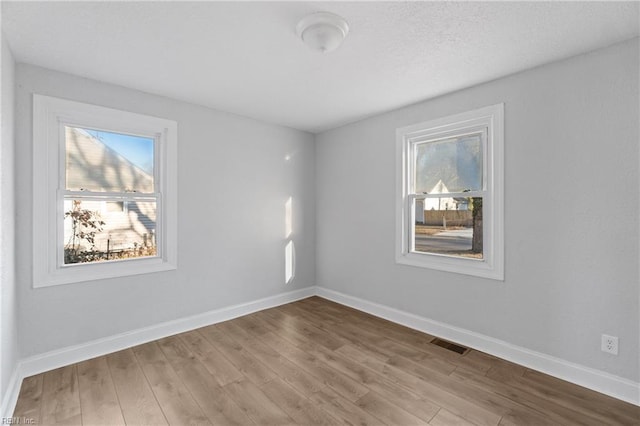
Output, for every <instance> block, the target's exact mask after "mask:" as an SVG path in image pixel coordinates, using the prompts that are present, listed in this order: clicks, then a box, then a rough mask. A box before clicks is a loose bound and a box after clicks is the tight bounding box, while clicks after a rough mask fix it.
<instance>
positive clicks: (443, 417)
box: [429, 408, 473, 426]
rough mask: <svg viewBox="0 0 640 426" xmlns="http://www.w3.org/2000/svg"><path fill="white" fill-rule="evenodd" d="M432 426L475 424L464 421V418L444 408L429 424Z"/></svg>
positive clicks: (470, 425) (466, 425) (465, 425)
mask: <svg viewBox="0 0 640 426" xmlns="http://www.w3.org/2000/svg"><path fill="white" fill-rule="evenodd" d="M429 424H430V425H431V426H472V425H473V423H470V422H468V421H466V420H465V419H463V418H462V417H458V416H456V415H455V414H453V413H452V412H450V411H447V410H445V409H444V408H442V409H441V410H440V411H438V414H436V416H435V417H434V418H433V419H431V421H430V422H429Z"/></svg>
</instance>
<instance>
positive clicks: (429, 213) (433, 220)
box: [413, 197, 483, 259]
mask: <svg viewBox="0 0 640 426" xmlns="http://www.w3.org/2000/svg"><path fill="white" fill-rule="evenodd" d="M452 204H453V205H455V206H456V208H445V206H450V205H452ZM414 209H415V226H414V229H413V237H414V242H415V245H414V251H415V252H419V253H437V254H445V255H449V256H460V257H470V258H475V259H482V257H483V247H482V246H483V237H482V198H481V197H474V198H470V197H469V198H462V197H460V198H458V197H456V198H444V197H443V198H427V199H424V200H416V201H415V204H414Z"/></svg>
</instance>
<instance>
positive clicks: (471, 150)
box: [415, 133, 482, 194]
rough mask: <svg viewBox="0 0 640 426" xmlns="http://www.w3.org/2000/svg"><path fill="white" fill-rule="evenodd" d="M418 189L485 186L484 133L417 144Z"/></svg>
mask: <svg viewBox="0 0 640 426" xmlns="http://www.w3.org/2000/svg"><path fill="white" fill-rule="evenodd" d="M415 170H416V176H415V185H416V188H415V192H416V193H418V194H424V193H427V194H443V193H447V192H464V191H469V190H470V191H479V190H482V134H480V133H478V134H473V135H466V136H460V137H456V138H451V139H445V140H441V141H437V142H424V143H419V144H416V168H415Z"/></svg>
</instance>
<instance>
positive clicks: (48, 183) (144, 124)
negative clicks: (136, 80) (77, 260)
mask: <svg viewBox="0 0 640 426" xmlns="http://www.w3.org/2000/svg"><path fill="white" fill-rule="evenodd" d="M63 123H64V124H71V123H73V124H77V125H78V126H80V127H88V128H96V129H104V130H111V131H114V132H120V133H128V134H134V135H140V136H147V137H151V138H153V139H155V140H156V145H155V146H156V149H155V152H154V155H155V156H156V160H155V161H156V167H159V173H158V176H159V178H160V179H159V182H158V186H157V188H158V192H159V195H160V198H159V199H160V201H161V202H160V203H159V206H158V209H159V215H158V216H159V218H160V220H159V221H158V231H160V232H158V234H159V235H158V236H159V237H160V238H158V253H159V255H158V256H157V257H148V258H139V259H126V260H117V261H105V262H96V263H84V264H74V265H61V259H60V256H59V252H60V251H61V250H62V245H63V244H64V241H63V237H62V235H61V234H60V233H61V232H63V226H62V220H61V218H62V217H63V214H64V212H63V210H64V209H63V202H62V198H63V197H61V196H60V195H59V190H60V189H61V188H58V186H59V182H60V180H61V179H59V173H62V172H63V171H62V167H61V164H64V163H60V162H61V161H64V158H62V155H61V154H60V153H61V152H64V148H63V144H64V136H63V133H64V132H61V130H60V127H61V125H62V124H63ZM177 130H178V125H177V123H176V122H175V121H171V120H167V119H163V118H158V117H151V116H147V115H142V114H137V113H132V112H127V111H120V110H116V109H112V108H106V107H101V106H97V105H90V104H85V103H80V102H75V101H70V100H65V99H59V98H54V97H50V96H43V95H38V94H34V95H33V268H32V270H33V287H34V288H38V287H48V286H53V285H59V284H69V283H75V282H83V281H90V280H98V279H105V278H115V277H123V276H129V275H137V274H146V273H151V272H160V271H168V270H172V269H176V268H177V255H178V251H177V189H178V185H177Z"/></svg>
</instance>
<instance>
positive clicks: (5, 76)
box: [0, 37, 18, 402]
mask: <svg viewBox="0 0 640 426" xmlns="http://www.w3.org/2000/svg"><path fill="white" fill-rule="evenodd" d="M1 44H2V58H1V64H2V70H0V75H1V80H2V83H1V84H2V86H1V88H0V93H2V96H1V98H2V105H1V106H0V121H1V125H2V134H1V136H0V137H1V138H2V139H0V303H1V306H0V402H2V401H4V397H5V395H6V391H7V387H8V385H9V379H10V378H11V375H12V374H13V372H14V369H15V366H16V364H17V361H18V328H17V309H18V307H17V303H16V279H15V257H14V252H15V248H14V241H15V234H14V228H15V219H14V216H15V209H14V208H15V206H14V198H15V191H14V164H13V156H14V124H13V123H14V115H13V113H14V86H15V85H14V69H15V62H14V60H13V56H12V55H11V51H10V50H9V47H8V46H7V43H6V41H5V39H4V37H2V43H1Z"/></svg>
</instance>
